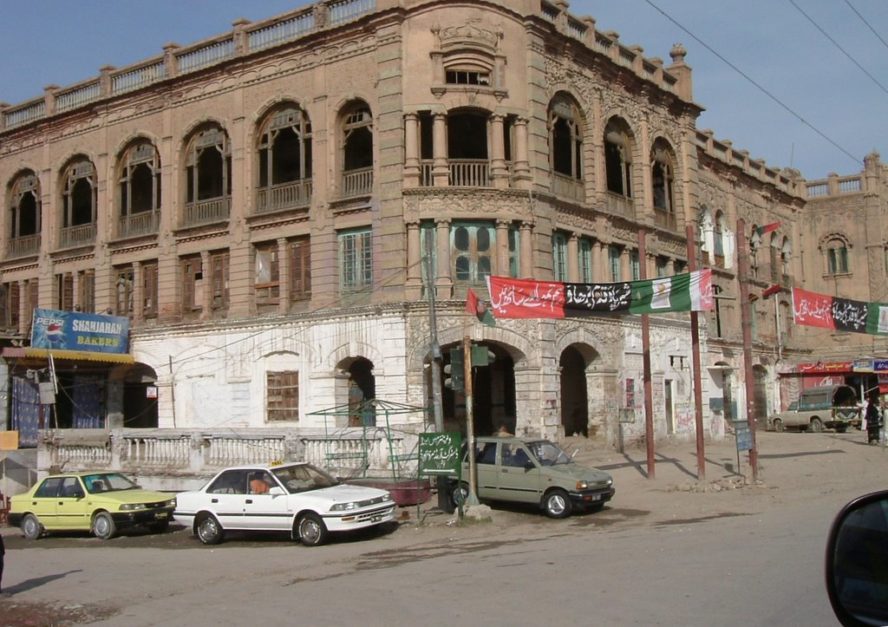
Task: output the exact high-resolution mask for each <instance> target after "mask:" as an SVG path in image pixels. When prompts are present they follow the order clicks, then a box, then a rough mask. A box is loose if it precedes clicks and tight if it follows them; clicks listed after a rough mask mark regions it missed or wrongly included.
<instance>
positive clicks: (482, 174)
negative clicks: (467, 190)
mask: <svg viewBox="0 0 888 627" xmlns="http://www.w3.org/2000/svg"><path fill="white" fill-rule="evenodd" d="M448 167H449V168H450V176H449V179H448V181H449V183H450V185H452V186H454V187H490V162H489V161H487V160H486V159H485V160H479V159H450V160H449V161H448Z"/></svg>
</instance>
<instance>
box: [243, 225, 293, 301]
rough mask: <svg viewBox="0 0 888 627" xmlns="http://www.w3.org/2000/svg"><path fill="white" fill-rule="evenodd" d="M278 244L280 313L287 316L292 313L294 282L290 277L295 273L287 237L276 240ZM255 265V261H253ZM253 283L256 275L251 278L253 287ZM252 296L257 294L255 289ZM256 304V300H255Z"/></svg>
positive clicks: (251, 291) (251, 290)
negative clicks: (291, 264)
mask: <svg viewBox="0 0 888 627" xmlns="http://www.w3.org/2000/svg"><path fill="white" fill-rule="evenodd" d="M276 243H277V254H278V312H279V313H281V314H286V313H287V312H288V311H290V298H291V293H290V290H291V288H292V281H290V276H291V274H292V272H293V269H292V268H291V267H290V263H291V262H292V260H291V258H290V255H289V254H288V252H289V246H288V242H287V238H286V237H279V238H277V240H276ZM253 263H254V264H255V260H253ZM251 274H252V273H251ZM253 281H255V275H254V276H251V277H250V285H251V286H252V284H253ZM250 293H251V294H255V292H254V291H253V289H252V288H251V289H250ZM253 300H254V302H255V298H254V299H253Z"/></svg>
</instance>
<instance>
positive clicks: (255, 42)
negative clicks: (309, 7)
mask: <svg viewBox="0 0 888 627" xmlns="http://www.w3.org/2000/svg"><path fill="white" fill-rule="evenodd" d="M314 27H315V16H314V13H312V12H309V13H303V14H302V15H297V16H295V17H291V18H288V19H286V20H281V21H280V22H277V23H275V24H271V25H270V26H265V27H263V28H257V29H256V30H254V31H251V32H250V34H249V36H248V39H247V45H248V46H249V49H250V51H251V52H255V51H257V50H263V49H265V48H270V47H271V46H276V45H277V44H281V43H284V42H286V41H290V40H293V39H296V38H297V37H300V36H301V35H303V34H305V33H307V32H309V31H311V30H314Z"/></svg>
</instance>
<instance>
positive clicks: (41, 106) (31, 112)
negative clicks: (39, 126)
mask: <svg viewBox="0 0 888 627" xmlns="http://www.w3.org/2000/svg"><path fill="white" fill-rule="evenodd" d="M45 113H46V101H45V100H40V101H38V102H33V103H31V104H29V105H25V106H23V107H19V108H17V109H10V110H8V111H6V113H5V114H4V115H3V119H4V122H5V124H6V128H14V127H16V126H21V125H22V124H27V123H28V122H32V121H34V120H39V119H40V118H42V117H43V115H44V114H45Z"/></svg>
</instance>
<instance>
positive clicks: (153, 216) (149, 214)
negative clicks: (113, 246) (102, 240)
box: [117, 211, 160, 237]
mask: <svg viewBox="0 0 888 627" xmlns="http://www.w3.org/2000/svg"><path fill="white" fill-rule="evenodd" d="M159 228H160V213H158V212H156V211H144V212H142V213H133V214H130V215H128V216H123V217H122V218H120V220H118V222H117V236H118V237H138V236H139V235H152V234H154V233H157V231H158V229H159Z"/></svg>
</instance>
